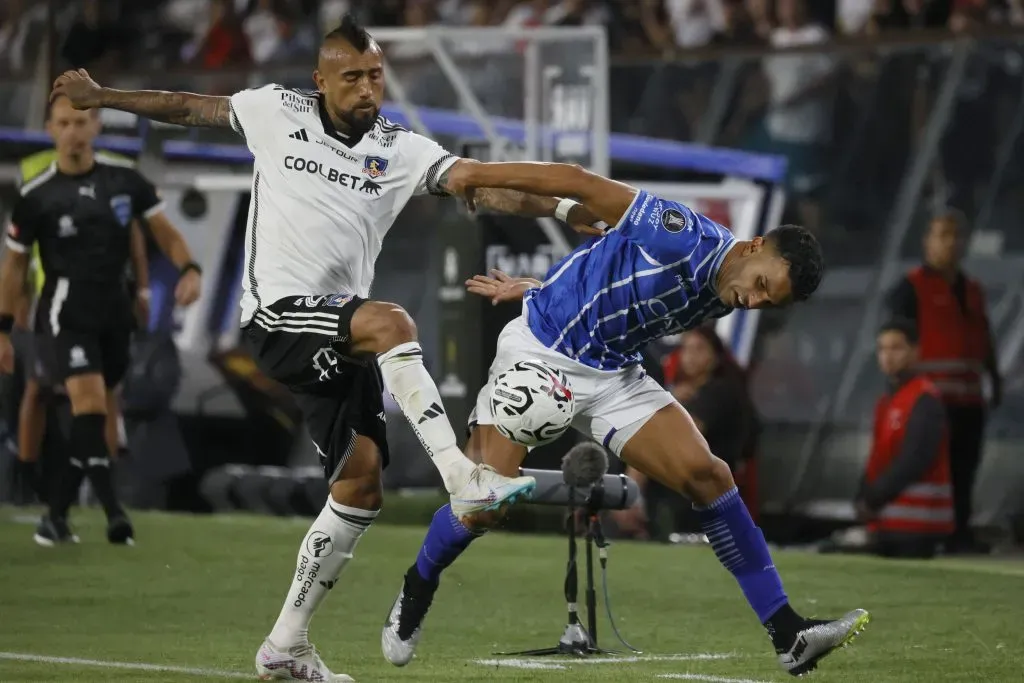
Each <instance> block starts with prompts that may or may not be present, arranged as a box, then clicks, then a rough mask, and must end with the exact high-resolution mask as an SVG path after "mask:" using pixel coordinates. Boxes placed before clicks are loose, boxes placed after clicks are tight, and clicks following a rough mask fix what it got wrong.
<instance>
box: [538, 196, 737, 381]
mask: <svg viewBox="0 0 1024 683" xmlns="http://www.w3.org/2000/svg"><path fill="white" fill-rule="evenodd" d="M735 243H736V238H735V237H733V235H732V233H731V232H729V231H728V230H727V229H726V228H724V227H722V226H721V225H719V224H718V223H715V222H714V221H712V220H711V219H709V218H707V217H706V216H702V215H700V214H699V213H696V212H694V211H692V210H690V209H689V208H688V207H686V206H684V205H682V204H679V203H677V202H670V201H666V200H664V199H660V198H658V197H656V196H654V195H652V194H650V193H648V192H644V191H640V192H637V195H636V197H635V198H634V199H633V203H632V204H631V205H630V207H629V210H628V211H627V212H626V214H625V215H624V216H623V218H622V219H621V220H620V221H619V223H618V225H616V226H615V227H614V228H612V229H610V230H609V231H608V232H607V233H606V234H605V235H604V236H602V237H599V238H596V239H594V240H592V241H590V242H588V243H586V244H583V245H581V246H580V247H578V248H576V249H575V250H574V251H573V252H572V253H570V254H569V255H568V256H566V257H565V258H564V259H562V260H561V261H559V262H558V263H557V264H555V265H554V266H553V267H552V268H551V270H550V271H549V272H548V275H547V279H546V280H545V281H544V284H543V285H542V286H540V287H538V288H535V289H531V290H529V291H528V292H527V293H526V296H525V297H524V298H525V301H526V313H527V319H528V322H529V325H530V330H531V331H532V332H533V334H534V336H536V337H537V339H539V340H540V341H541V342H542V343H543V344H544V345H546V346H548V347H550V348H552V349H554V350H556V351H558V352H560V353H563V354H565V355H566V356H568V357H570V358H573V359H575V360H577V361H579V362H580V363H583V364H584V365H589V366H590V367H593V368H598V369H599V370H616V369H619V368H623V367H626V366H629V365H634V364H636V363H639V362H640V350H641V349H643V348H644V346H646V345H647V343H648V342H651V341H653V340H655V339H658V338H659V337H664V336H666V335H670V334H676V333H677V332H681V331H683V330H688V329H692V328H693V327H696V326H698V325H700V324H701V323H702V322H704V321H705V320H709V319H712V318H720V317H722V316H723V315H725V314H726V313H728V312H729V311H731V310H732V309H731V308H730V307H728V306H726V305H725V304H724V303H722V301H721V300H720V299H719V298H718V293H717V292H716V291H715V280H716V278H717V275H718V269H719V267H720V266H721V265H722V261H723V260H724V259H725V255H726V254H727V253H728V252H729V250H730V249H731V248H732V246H733V245H734V244H735Z"/></svg>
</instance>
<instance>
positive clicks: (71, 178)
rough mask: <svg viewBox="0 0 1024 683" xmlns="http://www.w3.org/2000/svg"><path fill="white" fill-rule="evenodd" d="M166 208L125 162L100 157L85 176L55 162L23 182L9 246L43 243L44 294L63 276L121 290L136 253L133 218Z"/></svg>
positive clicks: (19, 248)
mask: <svg viewBox="0 0 1024 683" xmlns="http://www.w3.org/2000/svg"><path fill="white" fill-rule="evenodd" d="M162 209H163V206H162V203H161V201H160V198H159V197H158V196H157V193H156V188H154V187H153V185H152V184H151V183H150V182H149V181H147V180H146V179H145V178H143V177H142V176H141V175H140V174H139V173H138V172H137V171H135V169H133V168H131V167H130V166H129V165H128V164H127V163H125V162H120V161H111V160H106V159H103V158H101V157H99V156H97V158H96V163H95V164H94V165H93V167H92V169H90V170H89V171H88V172H86V173H83V174H80V175H68V174H65V173H61V172H60V171H58V170H57V167H56V164H51V165H50V168H48V169H47V170H46V171H44V172H43V173H41V174H39V175H38V176H36V177H35V178H33V179H32V180H29V181H28V182H26V183H25V184H24V185H23V186H22V188H21V197H20V198H19V199H18V201H17V203H16V204H15V205H14V210H13V212H12V214H11V224H10V227H9V228H8V232H7V237H8V239H7V245H8V247H9V248H11V249H14V250H15V251H19V252H28V251H30V250H31V249H32V245H33V243H34V242H38V243H39V258H40V261H41V265H42V268H43V271H44V272H45V273H46V284H45V285H44V288H43V295H44V296H47V295H49V294H51V293H52V290H53V287H54V283H56V282H57V280H58V279H62V278H63V279H67V280H69V281H70V282H72V283H75V282H78V283H82V284H89V285H92V286H98V287H101V288H106V287H107V286H109V287H111V288H120V287H122V286H123V285H124V274H125V264H126V263H128V261H129V256H130V253H131V223H132V220H133V219H136V218H139V217H142V218H148V217H149V216H152V215H154V214H156V213H159V212H160V211H161V210H162ZM90 288H91V287H90Z"/></svg>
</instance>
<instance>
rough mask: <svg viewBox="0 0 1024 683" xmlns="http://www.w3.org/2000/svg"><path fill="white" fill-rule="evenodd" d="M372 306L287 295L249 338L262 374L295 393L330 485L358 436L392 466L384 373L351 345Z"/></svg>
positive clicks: (251, 328)
mask: <svg viewBox="0 0 1024 683" xmlns="http://www.w3.org/2000/svg"><path fill="white" fill-rule="evenodd" d="M364 302H365V299H361V298H359V297H357V296H351V295H348V294H334V295H328V296H290V297H285V298H284V299H280V300H279V301H275V302H274V303H273V304H271V305H270V306H264V307H262V308H260V309H259V310H257V311H256V313H255V315H254V316H253V318H252V320H251V321H250V322H249V324H248V325H247V326H246V328H245V333H244V337H245V341H246V345H247V346H248V348H249V351H250V352H251V353H252V355H253V358H254V359H255V361H256V364H257V365H258V366H259V368H260V370H262V371H263V372H264V373H266V374H267V375H268V376H269V377H270V378H272V379H274V380H276V381H278V382H280V383H281V384H283V385H285V386H286V387H288V389H289V390H290V391H291V392H292V394H293V395H294V396H295V399H296V401H297V403H298V404H299V408H301V410H302V415H303V417H304V418H305V420H306V428H307V429H308V430H309V435H310V437H311V438H312V439H313V445H314V446H315V447H316V450H317V454H318V455H319V456H320V464H321V465H322V466H323V468H324V477H326V478H327V481H328V483H329V484H333V483H334V482H335V481H336V480H337V479H338V476H339V475H340V473H341V470H342V468H343V467H344V466H345V463H346V462H347V461H348V458H349V456H350V455H352V449H353V448H354V447H355V441H356V435H359V434H361V435H363V436H365V437H367V438H369V439H371V440H373V442H374V443H375V444H376V445H377V448H378V449H379V450H380V455H381V463H382V465H383V466H385V467H386V466H387V463H388V441H387V429H386V423H385V417H384V398H383V392H384V383H383V381H382V379H381V375H380V369H379V368H378V367H377V362H376V359H374V358H372V357H371V358H355V357H353V355H352V354H351V350H350V346H349V342H350V340H351V336H352V335H351V330H350V326H351V323H352V315H353V314H354V313H355V312H356V309H358V308H359V307H360V306H361V305H362V304H363V303H364Z"/></svg>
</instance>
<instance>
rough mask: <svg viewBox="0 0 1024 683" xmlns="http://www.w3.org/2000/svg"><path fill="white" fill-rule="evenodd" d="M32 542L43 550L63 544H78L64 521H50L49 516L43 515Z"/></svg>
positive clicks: (76, 538)
mask: <svg viewBox="0 0 1024 683" xmlns="http://www.w3.org/2000/svg"><path fill="white" fill-rule="evenodd" d="M32 540H33V541H35V542H36V543H38V544H39V545H41V546H43V547H44V548H52V547H54V546H56V545H61V544H63V543H78V536H76V535H75V534H74V533H72V531H71V528H70V527H68V521H67V520H66V519H52V518H51V517H50V516H49V515H43V516H42V518H41V519H40V520H39V526H37V527H36V533H35V535H34V536H33V537H32Z"/></svg>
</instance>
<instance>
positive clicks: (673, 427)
mask: <svg viewBox="0 0 1024 683" xmlns="http://www.w3.org/2000/svg"><path fill="white" fill-rule="evenodd" d="M446 183H447V186H448V187H450V188H452V190H454V191H459V192H460V193H461V194H462V195H463V196H464V197H466V199H467V200H468V201H470V203H472V200H473V194H474V188H477V187H486V188H507V189H516V190H520V191H523V192H539V193H553V194H558V195H560V196H565V197H574V198H576V199H578V200H579V201H580V202H582V203H583V204H584V205H585V206H586V207H587V208H588V209H589V210H590V211H591V212H592V213H593V214H594V215H596V216H597V217H598V218H600V219H601V220H603V221H604V222H606V223H607V224H608V225H612V226H614V227H613V228H611V229H609V230H608V231H607V232H606V233H605V234H604V235H602V236H601V237H599V238H595V239H594V240H592V241H590V242H589V243H587V244H583V245H580V246H579V247H577V248H576V249H575V250H574V251H573V252H572V253H570V254H569V255H568V256H566V257H565V258H564V259H562V261H560V262H559V263H557V264H555V265H554V266H553V267H552V268H551V271H550V272H549V273H548V275H547V278H546V279H545V281H544V282H542V283H541V282H537V281H533V280H528V279H527V280H509V279H508V278H504V277H502V276H500V275H499V276H498V277H495V278H487V277H483V276H478V277H476V278H474V279H473V280H471V281H470V282H468V283H467V287H468V288H469V290H470V291H471V292H475V293H477V294H481V295H484V296H488V297H489V298H492V300H494V301H499V300H509V299H514V298H517V297H519V298H523V299H524V305H523V314H522V316H521V317H519V318H517V319H515V320H513V321H512V322H510V323H509V324H508V325H507V326H506V327H505V329H504V330H503V331H502V333H501V335H500V336H499V337H498V349H497V354H496V356H495V359H494V363H493V364H492V365H491V369H490V379H489V381H493V380H494V378H495V376H496V375H498V374H500V373H502V372H504V371H505V370H507V369H508V368H510V367H512V365H513V364H515V363H517V362H519V361H524V360H530V359H539V360H542V361H544V362H545V363H548V364H549V365H551V366H552V367H555V368H558V369H559V370H561V371H562V372H564V373H565V375H566V376H568V378H569V388H570V389H571V390H572V393H573V397H574V401H575V409H576V413H575V415H574V416H573V417H574V419H573V423H572V424H573V427H574V428H575V429H576V430H577V431H579V432H581V433H583V434H584V435H586V436H588V437H590V438H593V439H594V440H595V441H597V442H599V443H602V444H604V446H606V447H607V448H609V449H610V450H612V451H613V452H614V453H615V454H616V455H618V456H620V457H621V458H622V459H623V460H624V461H625V462H627V463H629V464H630V465H631V466H633V467H634V468H636V469H637V470H639V471H640V472H642V473H643V474H645V475H646V476H648V477H650V478H651V479H654V480H655V481H658V482H659V483H661V484H663V485H665V486H667V487H669V488H671V489H673V490H675V491H678V492H679V493H682V494H684V495H686V496H688V497H689V498H690V499H691V500H692V501H693V502H694V506H695V507H696V509H697V510H698V511H699V515H700V518H701V524H702V527H703V529H704V532H705V533H706V534H707V536H708V539H709V540H710V542H711V546H712V548H713V549H714V551H715V554H716V555H717V556H718V559H719V561H720V562H721V563H722V565H723V566H724V567H725V569H727V570H728V571H729V572H730V573H731V574H732V575H733V576H734V577H735V578H736V580H737V582H738V583H739V585H740V588H741V589H742V591H743V594H744V596H745V597H746V599H747V602H748V603H749V604H750V607H751V608H752V609H753V611H754V613H755V614H756V615H757V617H758V620H759V621H760V622H761V623H762V624H763V625H764V627H765V629H766V630H767V632H768V634H769V636H770V637H771V640H772V644H773V646H774V647H775V651H776V654H777V656H778V661H779V664H780V665H781V666H782V668H783V669H784V670H786V671H787V672H789V673H791V674H793V675H801V674H804V673H806V672H808V671H810V670H812V669H814V668H815V667H816V666H817V664H818V661H819V660H820V659H821V658H823V657H825V656H826V655H828V654H829V653H831V652H832V651H834V650H835V649H836V648H838V647H840V646H842V645H845V644H846V643H848V642H849V641H850V639H852V638H853V636H854V635H856V634H857V633H858V632H859V631H860V630H861V629H862V628H863V627H864V625H865V624H866V623H867V621H868V619H869V616H868V613H867V612H865V611H864V610H859V609H858V610H853V611H851V612H849V613H847V614H846V615H844V616H843V617H841V618H839V619H836V620H834V621H824V620H818V619H806V618H804V617H802V616H800V615H798V614H797V613H796V612H795V611H794V610H793V608H792V607H791V606H790V604H789V599H788V597H787V596H786V593H785V591H784V590H783V587H782V581H781V579H780V578H779V574H778V572H777V571H776V569H775V564H774V562H773V561H772V558H771V554H770V553H769V551H768V546H767V544H766V543H765V539H764V535H763V534H762V533H761V530H760V529H759V528H757V526H755V525H754V522H753V520H752V519H751V517H750V514H749V512H748V511H747V508H746V506H745V505H744V503H743V500H742V499H741V498H740V497H739V493H738V491H737V489H736V484H735V482H734V481H733V478H732V472H731V471H730V469H729V466H728V465H727V464H726V463H725V462H723V461H722V460H720V459H719V458H717V457H715V456H714V455H713V454H712V453H711V452H710V451H709V450H708V444H707V441H705V440H704V437H702V436H701V434H700V432H699V431H698V430H697V428H696V426H695V425H694V422H693V420H692V419H691V418H690V416H689V415H688V414H687V412H686V411H685V410H684V409H683V408H682V407H681V406H680V405H679V403H677V402H676V401H675V399H673V397H672V396H671V394H669V393H668V392H667V391H665V389H664V388H662V387H661V386H660V385H659V384H658V383H657V382H655V381H654V380H653V379H651V378H650V377H648V376H646V374H645V373H644V371H643V368H642V367H641V365H640V361H641V357H640V354H639V350H640V349H642V348H643V347H645V346H646V345H647V344H648V343H649V342H651V341H653V340H654V339H657V338H659V337H663V336H666V335H669V334H675V333H677V332H680V331H682V330H687V329H692V328H693V327H696V326H697V325H700V324H701V323H703V322H705V321H707V320H709V319H712V318H718V317H721V316H723V315H725V314H726V313H728V312H729V311H731V310H733V309H735V308H767V307H773V306H774V307H777V306H784V305H787V304H789V303H792V302H794V301H802V300H804V299H806V298H807V297H809V296H810V295H811V294H812V293H813V292H814V291H815V290H816V289H817V288H818V284H819V283H820V281H821V277H822V272H823V264H822V256H821V249H820V247H819V245H818V243H817V240H815V239H814V237H813V235H811V234H810V233H809V232H808V231H807V230H805V229H803V228H800V227H798V226H793V225H787V226H782V227H780V228H778V229H776V230H773V231H771V232H769V233H768V234H767V235H766V236H765V237H755V238H754V239H753V240H749V241H739V240H737V239H736V238H735V237H734V236H733V235H732V233H730V232H729V231H728V230H727V229H725V228H724V227H722V226H721V225H718V224H717V223H715V222H714V221H712V220H710V219H709V218H707V217H706V216H702V215H700V214H698V213H696V212H694V211H692V210H691V209H689V208H688V207H686V206H684V205H682V204H679V203H677V202H671V201H667V200H664V199H661V198H659V197H657V196H655V195H653V194H651V193H649V192H645V191H643V190H637V189H635V188H632V187H629V186H628V185H624V184H622V183H618V182H615V181H613V180H609V179H608V178H603V177H601V176H598V175H595V174H592V173H590V172H588V171H586V170H584V169H582V168H579V167H576V166H568V165H565V164H538V163H495V164H480V163H473V162H467V163H466V164H464V165H462V166H460V167H458V168H453V169H452V170H451V172H450V173H449V174H448V177H447V178H446ZM563 201H565V202H571V201H572V200H568V199H567V200H563ZM489 393H490V391H489V387H484V389H483V390H482V391H481V392H480V395H479V398H478V399H477V408H476V411H475V416H474V418H471V420H470V428H471V430H472V436H471V437H470V442H469V445H468V447H467V451H468V452H469V453H470V454H471V455H473V456H474V457H478V458H480V459H481V460H482V462H485V463H488V464H491V465H493V466H494V467H495V468H496V469H497V470H498V471H499V472H504V473H506V474H513V473H516V472H518V471H519V466H520V464H521V463H522V461H523V458H524V457H525V456H526V449H525V448H524V447H522V446H519V445H517V444H514V443H512V442H511V441H509V440H507V439H505V438H504V437H503V436H501V434H499V433H498V431H497V429H496V428H495V427H494V424H493V423H494V417H493V415H492V414H491V411H490V408H489V402H488V396H489ZM497 516H498V515H496V514H494V513H480V514H477V515H473V516H470V517H467V518H466V519H465V520H463V523H462V524H460V525H452V524H449V523H447V521H446V520H445V519H444V518H443V516H435V518H434V521H433V522H432V523H431V525H430V528H429V529H428V530H427V536H426V538H425V539H424V541H423V546H422V548H421V549H420V553H419V556H418V557H417V558H416V562H415V563H414V564H413V565H412V566H411V567H409V569H408V571H407V572H406V574H405V580H404V582H403V585H402V589H401V591H399V594H398V597H397V598H396V600H395V602H394V604H393V605H392V608H391V612H390V614H389V615H388V618H387V620H386V622H385V624H384V628H383V630H382V632H381V647H382V649H383V651H384V656H385V657H386V658H387V659H388V661H390V662H391V663H392V664H395V665H397V666H404V665H405V664H408V663H409V661H410V660H411V659H412V657H413V653H414V650H415V648H416V645H417V643H418V641H419V638H420V634H421V628H422V625H423V620H424V618H425V616H426V613H427V610H428V609H429V608H430V605H431V603H432V601H433V598H434V595H435V592H436V590H437V588H438V584H439V580H440V577H441V574H442V572H443V571H444V569H445V568H446V567H448V566H450V565H451V564H452V563H453V562H454V561H455V560H456V558H458V556H459V555H460V554H461V553H462V552H464V551H465V550H466V549H467V548H468V547H469V545H470V544H471V543H472V541H473V540H474V539H475V538H476V537H477V536H479V534H480V532H481V531H482V530H484V529H486V527H488V526H491V525H493V524H494V522H495V521H497V519H496V518H497ZM683 571H684V572H685V570H683ZM680 586H685V583H680ZM682 599H683V600H685V597H683V598H682Z"/></svg>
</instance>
